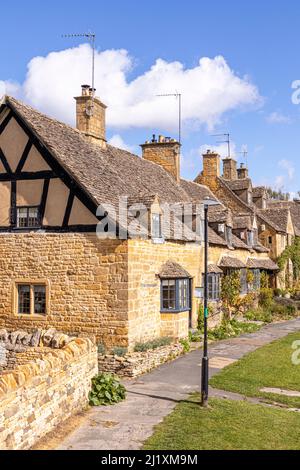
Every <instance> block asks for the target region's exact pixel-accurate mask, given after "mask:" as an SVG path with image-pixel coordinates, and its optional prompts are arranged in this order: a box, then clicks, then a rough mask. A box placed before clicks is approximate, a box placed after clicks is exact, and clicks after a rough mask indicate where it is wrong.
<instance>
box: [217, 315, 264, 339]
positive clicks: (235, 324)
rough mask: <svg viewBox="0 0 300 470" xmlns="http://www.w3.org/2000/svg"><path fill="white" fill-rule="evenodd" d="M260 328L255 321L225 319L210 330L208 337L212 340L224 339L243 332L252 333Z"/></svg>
mask: <svg viewBox="0 0 300 470" xmlns="http://www.w3.org/2000/svg"><path fill="white" fill-rule="evenodd" d="M259 328H260V327H259V326H258V325H255V324H253V323H245V322H239V321H237V320H223V321H222V323H221V325H220V326H218V327H217V328H214V329H213V330H209V331H208V338H209V339H211V340H222V339H227V338H232V337H235V336H239V335H240V334H242V333H252V332H254V331H257V330H259Z"/></svg>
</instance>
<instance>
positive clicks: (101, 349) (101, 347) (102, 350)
mask: <svg viewBox="0 0 300 470" xmlns="http://www.w3.org/2000/svg"><path fill="white" fill-rule="evenodd" d="M97 349H98V354H101V355H102V356H103V355H104V354H105V352H106V349H105V346H104V344H102V343H99V344H98V345H97Z"/></svg>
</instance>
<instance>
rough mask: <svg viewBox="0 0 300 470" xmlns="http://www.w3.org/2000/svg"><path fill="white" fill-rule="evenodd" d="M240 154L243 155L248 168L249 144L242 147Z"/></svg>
mask: <svg viewBox="0 0 300 470" xmlns="http://www.w3.org/2000/svg"><path fill="white" fill-rule="evenodd" d="M239 155H243V157H244V160H245V163H246V166H247V168H248V147H247V145H243V146H242V149H241V152H239Z"/></svg>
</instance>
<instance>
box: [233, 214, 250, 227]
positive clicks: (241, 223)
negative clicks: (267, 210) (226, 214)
mask: <svg viewBox="0 0 300 470" xmlns="http://www.w3.org/2000/svg"><path fill="white" fill-rule="evenodd" d="M252 225H253V224H252V220H251V216H250V214H241V215H237V216H235V217H234V218H233V229H237V230H238V229H248V230H252Z"/></svg>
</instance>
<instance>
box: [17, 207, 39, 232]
mask: <svg viewBox="0 0 300 470" xmlns="http://www.w3.org/2000/svg"><path fill="white" fill-rule="evenodd" d="M39 226H40V217H39V207H38V206H22V207H17V227H18V228H34V227H39Z"/></svg>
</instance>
